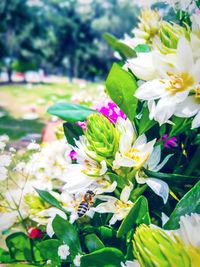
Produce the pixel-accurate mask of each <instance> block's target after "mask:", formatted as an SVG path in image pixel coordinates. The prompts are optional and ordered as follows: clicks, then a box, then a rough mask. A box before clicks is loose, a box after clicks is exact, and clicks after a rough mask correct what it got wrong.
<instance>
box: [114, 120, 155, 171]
mask: <svg viewBox="0 0 200 267" xmlns="http://www.w3.org/2000/svg"><path fill="white" fill-rule="evenodd" d="M123 121H124V120H123V119H122V120H121V119H120V120H118V125H119V128H120V127H121V133H122V134H121V137H120V143H119V152H117V153H116V155H115V160H114V161H113V169H114V170H115V169H119V168H120V167H134V168H135V169H139V168H141V167H142V166H143V165H144V163H145V162H146V161H147V159H148V158H149V156H150V155H151V153H152V152H153V146H154V144H155V142H156V139H154V140H152V141H150V142H147V138H146V136H145V135H144V134H143V135H141V136H139V137H138V138H137V139H136V132H135V130H134V128H133V126H132V124H131V122H130V121H129V120H128V119H127V120H126V121H125V123H124V122H123ZM122 122H123V123H122Z"/></svg>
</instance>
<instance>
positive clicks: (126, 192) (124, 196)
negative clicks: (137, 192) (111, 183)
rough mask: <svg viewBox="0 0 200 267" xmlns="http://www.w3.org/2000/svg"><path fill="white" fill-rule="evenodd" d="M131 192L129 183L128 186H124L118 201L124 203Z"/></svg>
mask: <svg viewBox="0 0 200 267" xmlns="http://www.w3.org/2000/svg"><path fill="white" fill-rule="evenodd" d="M132 190H133V184H132V183H130V185H126V186H125V187H124V188H123V190H122V192H121V195H120V200H121V201H123V202H124V203H126V202H127V201H128V199H129V197H130V193H131V191H132Z"/></svg>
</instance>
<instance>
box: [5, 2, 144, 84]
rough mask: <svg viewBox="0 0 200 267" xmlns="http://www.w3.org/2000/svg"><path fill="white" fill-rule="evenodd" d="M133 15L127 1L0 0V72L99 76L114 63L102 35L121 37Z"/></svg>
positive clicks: (127, 29)
mask: <svg viewBox="0 0 200 267" xmlns="http://www.w3.org/2000/svg"><path fill="white" fill-rule="evenodd" d="M138 12H139V10H138V8H136V7H135V6H134V4H133V3H131V1H128V0H123V1H122V0H107V1H101V0H87V1H83V0H9V1H7V0H1V1H0V68H1V69H2V68H4V69H6V70H7V71H8V74H9V77H10V78H11V74H12V71H13V70H17V71H20V72H24V71H26V70H35V69H43V70H44V71H45V72H46V73H59V74H64V75H68V76H69V77H71V78H72V77H74V76H75V77H81V78H85V79H94V78H95V77H104V76H105V75H106V73H107V72H108V69H109V68H110V66H111V63H112V62H113V60H114V59H113V53H112V51H111V49H110V48H109V47H108V46H107V45H106V42H105V41H104V40H103V38H102V35H103V33H104V32H110V33H112V34H114V35H115V36H116V37H118V38H123V34H124V33H125V32H128V33H130V31H131V29H132V28H133V27H134V26H135V24H136V21H137V15H138Z"/></svg>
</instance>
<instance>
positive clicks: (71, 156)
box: [69, 150, 77, 160]
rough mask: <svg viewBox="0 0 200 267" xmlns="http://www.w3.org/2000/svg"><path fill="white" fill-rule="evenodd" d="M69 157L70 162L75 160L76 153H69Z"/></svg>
mask: <svg viewBox="0 0 200 267" xmlns="http://www.w3.org/2000/svg"><path fill="white" fill-rule="evenodd" d="M69 156H70V158H71V159H72V160H77V156H76V152H75V151H73V150H72V151H71V152H70V153H69Z"/></svg>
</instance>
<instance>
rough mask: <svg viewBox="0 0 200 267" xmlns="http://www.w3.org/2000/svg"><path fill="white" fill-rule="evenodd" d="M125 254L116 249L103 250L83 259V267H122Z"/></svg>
mask: <svg viewBox="0 0 200 267" xmlns="http://www.w3.org/2000/svg"><path fill="white" fill-rule="evenodd" d="M124 260H125V259H124V255H123V253H122V252H121V251H120V250H118V249H116V248H110V247H107V248H102V249H100V250H96V251H94V252H92V253H90V254H87V255H83V256H82V257H81V267H89V266H90V267H121V262H122V261H124Z"/></svg>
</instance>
